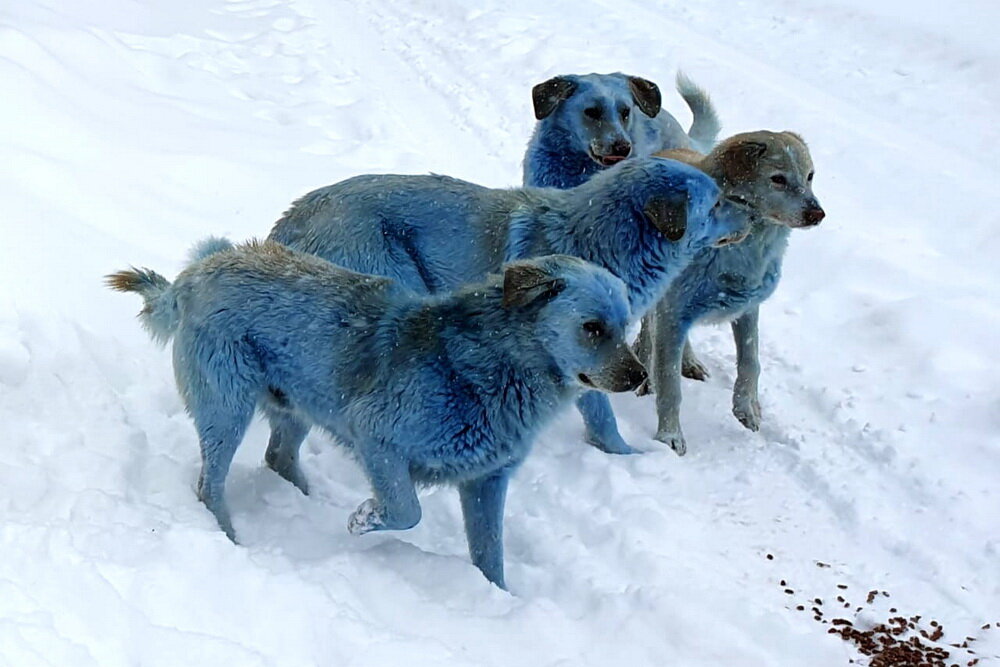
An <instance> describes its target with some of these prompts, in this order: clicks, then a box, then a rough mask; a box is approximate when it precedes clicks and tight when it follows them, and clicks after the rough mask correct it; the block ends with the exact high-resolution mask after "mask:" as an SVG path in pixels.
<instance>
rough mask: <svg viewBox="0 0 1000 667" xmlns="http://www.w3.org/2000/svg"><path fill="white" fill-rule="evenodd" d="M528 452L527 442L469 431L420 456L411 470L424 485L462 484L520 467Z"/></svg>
mask: <svg viewBox="0 0 1000 667" xmlns="http://www.w3.org/2000/svg"><path fill="white" fill-rule="evenodd" d="M528 449H529V447H528V443H527V442H525V441H524V440H520V441H518V442H499V441H498V440H497V439H496V438H495V437H492V436H491V435H486V434H483V436H477V435H476V434H475V433H473V432H472V430H471V429H469V430H468V431H466V432H464V433H460V434H457V435H455V436H453V437H451V438H445V439H443V440H442V441H441V443H440V444H439V445H438V446H435V447H431V448H428V450H427V451H425V452H420V453H418V454H417V455H416V456H414V457H413V459H412V462H411V468H410V470H411V474H412V475H413V478H414V479H415V480H418V481H421V482H424V483H442V482H450V483H454V482H461V481H464V480H467V479H474V478H476V477H482V476H483V475H488V474H490V473H492V472H495V471H497V470H500V469H501V468H507V467H510V466H515V465H518V464H520V463H521V461H523V460H524V458H525V457H526V456H527V454H528Z"/></svg>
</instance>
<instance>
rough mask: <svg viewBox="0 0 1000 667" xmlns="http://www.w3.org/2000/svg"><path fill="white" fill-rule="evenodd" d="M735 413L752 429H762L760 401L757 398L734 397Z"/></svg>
mask: <svg viewBox="0 0 1000 667" xmlns="http://www.w3.org/2000/svg"><path fill="white" fill-rule="evenodd" d="M733 415H735V417H736V418H737V419H738V420H739V421H740V423H741V424H743V425H744V426H746V427H747V428H748V429H750V430H751V431H759V430H760V402H759V401H758V400H757V399H756V398H749V397H739V396H737V397H734V398H733Z"/></svg>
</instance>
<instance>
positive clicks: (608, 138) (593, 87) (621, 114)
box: [531, 73, 661, 167]
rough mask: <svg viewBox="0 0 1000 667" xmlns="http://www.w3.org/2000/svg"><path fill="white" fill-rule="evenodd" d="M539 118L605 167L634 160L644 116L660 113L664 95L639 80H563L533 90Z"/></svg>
mask: <svg viewBox="0 0 1000 667" xmlns="http://www.w3.org/2000/svg"><path fill="white" fill-rule="evenodd" d="M531 99H532V102H533V103H534V106H535V118H536V119H538V120H539V121H542V122H546V123H549V124H552V125H554V126H557V127H558V128H559V129H560V130H561V131H562V132H564V133H566V134H567V135H568V137H569V140H570V143H571V148H572V149H575V150H578V151H580V152H582V153H586V154H587V155H588V156H589V157H590V159H592V160H593V161H594V162H596V163H597V164H598V165H600V166H602V167H609V166H611V165H613V164H616V163H618V162H621V161H622V160H624V159H625V158H627V157H629V155H631V154H632V149H633V143H634V141H633V133H634V131H635V129H636V124H637V122H638V118H637V116H638V115H640V114H641V115H644V116H647V117H649V118H653V117H655V116H656V115H657V114H658V113H659V112H660V101H661V96H660V89H659V88H658V87H657V85H656V84H655V83H653V82H652V81H647V80H646V79H641V78H639V77H637V76H627V75H625V74H621V73H615V74H586V75H566V76H557V77H554V78H551V79H549V80H548V81H544V82H542V83H540V84H538V85H536V86H535V87H534V88H532V90H531Z"/></svg>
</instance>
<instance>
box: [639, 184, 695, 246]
mask: <svg viewBox="0 0 1000 667" xmlns="http://www.w3.org/2000/svg"><path fill="white" fill-rule="evenodd" d="M687 210H688V207H687V197H686V196H684V194H683V193H677V194H676V195H674V196H672V197H663V196H657V197H652V198H651V199H650V200H649V201H648V202H646V206H645V207H643V209H642V212H643V214H644V215H645V216H646V219H647V220H649V222H650V224H651V225H653V226H654V227H656V228H657V229H658V230H659V231H660V233H662V234H663V235H664V236H666V237H667V238H668V239H670V240H671V241H680V240H681V239H682V238H684V232H685V231H687Z"/></svg>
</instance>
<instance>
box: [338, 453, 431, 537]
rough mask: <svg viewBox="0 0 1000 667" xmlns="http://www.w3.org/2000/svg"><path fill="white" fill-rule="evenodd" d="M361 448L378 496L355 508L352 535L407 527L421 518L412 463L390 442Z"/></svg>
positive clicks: (351, 527) (362, 459) (363, 459)
mask: <svg viewBox="0 0 1000 667" xmlns="http://www.w3.org/2000/svg"><path fill="white" fill-rule="evenodd" d="M365 445H366V446H363V447H359V448H358V449H357V451H358V453H359V454H360V458H361V463H362V464H363V465H364V468H365V472H366V473H368V480H369V481H370V482H371V485H372V490H373V491H374V492H375V497H374V498H369V499H368V500H366V501H365V502H363V503H361V504H360V505H359V506H358V509H356V510H354V513H353V514H351V517H350V519H348V521H347V530H348V531H349V532H350V533H351V534H352V535H363V534H364V533H368V532H371V531H373V530H406V529H407V528H413V526H415V525H417V523H418V522H419V521H420V501H419V500H418V499H417V490H416V489H415V488H414V487H413V479H412V478H411V477H410V466H409V463H408V462H407V461H405V460H403V459H402V458H400V456H399V455H398V454H397V453H396V452H394V451H392V448H391V447H390V446H388V445H387V444H386V443H365Z"/></svg>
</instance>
